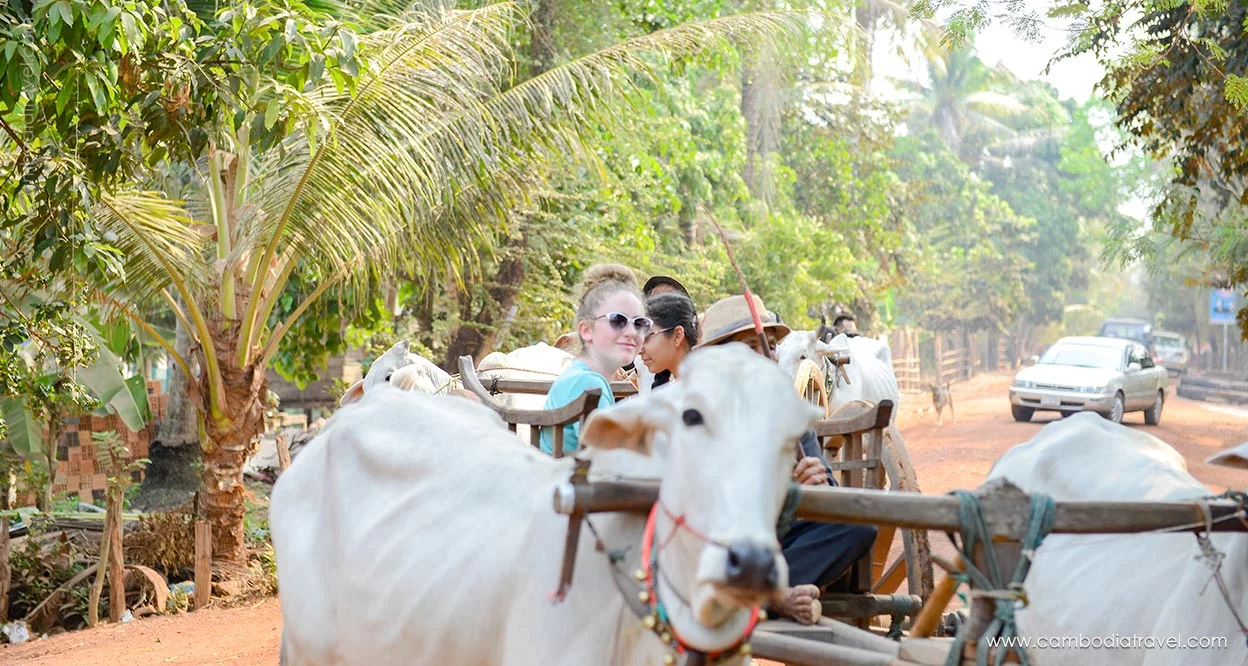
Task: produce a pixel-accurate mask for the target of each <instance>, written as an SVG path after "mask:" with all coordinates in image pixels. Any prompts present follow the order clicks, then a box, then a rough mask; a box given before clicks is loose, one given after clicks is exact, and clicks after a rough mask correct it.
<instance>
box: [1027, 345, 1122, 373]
mask: <svg viewBox="0 0 1248 666" xmlns="http://www.w3.org/2000/svg"><path fill="white" fill-rule="evenodd" d="M1121 362H1122V350H1121V349H1115V348H1113V347H1095V346H1091V345H1054V346H1053V347H1051V348H1049V351H1047V352H1045V353H1044V356H1043V357H1041V358H1040V363H1042V364H1044V365H1073V366H1075V367H1079V368H1104V369H1106V370H1117V369H1118V366H1119V364H1120V363H1121Z"/></svg>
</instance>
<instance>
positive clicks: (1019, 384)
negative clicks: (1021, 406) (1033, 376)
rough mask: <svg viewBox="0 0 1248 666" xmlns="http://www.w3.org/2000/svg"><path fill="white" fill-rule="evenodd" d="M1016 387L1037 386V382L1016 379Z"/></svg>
mask: <svg viewBox="0 0 1248 666" xmlns="http://www.w3.org/2000/svg"><path fill="white" fill-rule="evenodd" d="M1014 388H1021V389H1029V388H1036V383H1035V382H1027V381H1022V380H1017V379H1016V380H1014Z"/></svg>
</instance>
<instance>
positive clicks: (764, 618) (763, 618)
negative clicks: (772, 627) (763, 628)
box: [758, 608, 767, 622]
mask: <svg viewBox="0 0 1248 666" xmlns="http://www.w3.org/2000/svg"><path fill="white" fill-rule="evenodd" d="M758 621H759V622H766V621H767V611H765V610H763V609H762V608H760V609H758Z"/></svg>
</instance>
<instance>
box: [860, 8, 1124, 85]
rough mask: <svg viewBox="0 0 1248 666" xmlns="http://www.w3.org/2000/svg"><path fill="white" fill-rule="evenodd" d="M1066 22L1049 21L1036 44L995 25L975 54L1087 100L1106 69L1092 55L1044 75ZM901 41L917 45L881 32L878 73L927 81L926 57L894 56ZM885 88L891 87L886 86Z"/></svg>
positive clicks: (1071, 60)
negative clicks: (905, 59) (898, 41)
mask: <svg viewBox="0 0 1248 666" xmlns="http://www.w3.org/2000/svg"><path fill="white" fill-rule="evenodd" d="M1066 26H1067V23H1066V22H1062V21H1048V22H1046V24H1045V25H1044V26H1043V27H1042V28H1041V30H1040V34H1039V36H1038V39H1037V40H1036V41H1028V40H1025V39H1023V38H1022V37H1019V36H1018V35H1016V34H1014V32H1013V31H1012V30H1011V29H1010V28H1009V27H1008V26H1005V25H999V24H994V25H993V26H992V27H990V28H989V29H987V30H986V31H984V32H982V33H980V34H979V35H977V36H976V38H975V51H976V54H977V55H979V57H980V59H981V60H983V61H984V64H986V65H988V66H990V67H991V66H994V65H998V64H1000V65H1003V66H1004V67H1005V68H1007V69H1009V70H1010V71H1011V72H1013V73H1014V74H1015V75H1017V76H1018V77H1019V78H1022V79H1041V80H1043V81H1047V82H1048V83H1050V84H1052V85H1053V87H1055V88H1057V90H1058V94H1059V95H1060V96H1061V97H1062V98H1063V99H1064V98H1067V97H1073V98H1075V99H1076V100H1078V101H1083V100H1085V99H1087V98H1088V97H1089V96H1090V95H1092V87H1093V86H1094V85H1095V84H1096V83H1097V82H1098V81H1100V80H1101V77H1102V76H1103V75H1104V73H1105V70H1104V68H1102V67H1101V66H1100V65H1099V64H1098V63H1097V62H1096V60H1095V59H1094V58H1093V57H1092V56H1090V55H1082V56H1079V57H1077V58H1069V59H1066V60H1062V61H1061V62H1058V63H1056V64H1054V65H1053V69H1052V71H1050V72H1049V73H1048V74H1042V72H1043V71H1044V68H1045V66H1046V65H1048V63H1049V61H1050V60H1051V59H1052V58H1053V55H1054V54H1056V53H1057V52H1058V51H1060V50H1061V49H1062V48H1063V47H1064V46H1065V45H1066V42H1067V32H1066V30H1065V28H1066ZM897 40H903V42H911V43H912V42H913V39H912V38H901V37H899V36H896V35H891V36H890V35H888V34H887V33H885V32H881V33H880V34H879V35H878V36H877V39H876V44H875V46H876V48H875V54H874V62H875V69H876V73H877V74H879V75H883V76H884V77H885V78H887V77H897V78H908V79H915V80H926V78H927V66H926V63H924V62H923V61H922V58H918V57H915V58H911V60H912V62H911V63H909V65H907V64H906V62H905V61H904V60H903V59H901V58H899V57H897V56H896V54H895V53H894V52H895V51H896V48H897V43H896V42H897ZM883 87H884V89H885V90H887V88H888V87H889V86H887V84H884V86H883Z"/></svg>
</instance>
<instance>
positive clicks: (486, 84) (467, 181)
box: [248, 4, 801, 273]
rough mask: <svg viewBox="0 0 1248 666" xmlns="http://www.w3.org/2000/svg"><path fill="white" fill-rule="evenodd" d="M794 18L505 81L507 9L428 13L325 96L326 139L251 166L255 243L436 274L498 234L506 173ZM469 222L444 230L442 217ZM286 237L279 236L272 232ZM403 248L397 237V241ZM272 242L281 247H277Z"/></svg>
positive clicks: (746, 19) (729, 21)
mask: <svg viewBox="0 0 1248 666" xmlns="http://www.w3.org/2000/svg"><path fill="white" fill-rule="evenodd" d="M800 17H801V15H794V14H757V15H746V16H736V17H728V18H723V19H716V20H713V21H705V22H700V23H694V24H689V25H683V26H679V27H676V28H672V29H670V30H665V31H660V32H656V33H653V34H650V35H646V36H644V37H639V38H636V39H633V40H629V41H627V42H624V43H621V44H619V45H617V46H614V47H611V48H608V49H605V50H603V51H599V52H597V53H593V54H590V55H588V56H585V57H582V58H580V59H577V60H574V61H571V62H569V63H566V64H563V65H561V66H558V67H555V68H553V69H551V70H550V71H548V72H546V73H544V74H542V75H540V76H538V77H535V78H532V79H529V80H526V81H523V82H521V83H519V84H518V85H509V84H508V79H507V75H508V74H509V73H510V72H511V71H512V69H513V67H514V64H513V62H512V59H511V54H510V52H509V43H508V37H509V33H510V31H511V30H513V29H514V28H515V27H516V26H517V25H518V24H519V21H520V16H519V15H518V14H517V12H516V10H515V8H514V6H512V5H507V4H500V5H491V6H489V7H486V8H483V9H479V10H472V11H454V12H445V13H440V14H434V15H427V16H424V17H422V18H420V19H419V20H416V21H414V22H413V23H410V24H407V25H404V26H401V27H398V28H395V29H392V30H388V31H385V32H382V33H378V34H375V35H371V36H368V37H366V38H364V39H362V41H361V44H362V46H361V51H362V52H367V53H371V54H372V63H373V76H371V77H368V78H366V79H365V81H364V82H362V83H361V88H360V92H359V94H358V95H357V96H356V97H350V96H349V95H347V94H339V93H337V92H336V91H333V90H332V89H329V90H326V91H324V94H323V96H322V97H321V98H320V99H319V103H320V104H322V105H323V108H324V109H325V111H326V114H327V115H328V116H330V117H334V118H336V123H337V124H336V127H335V129H334V131H333V136H332V139H330V140H329V143H323V144H322V145H321V146H319V147H318V150H319V152H316V151H314V150H312V146H310V145H309V144H308V141H307V137H306V136H298V137H295V138H293V139H292V140H291V141H289V142H288V144H287V145H286V146H285V148H286V149H285V150H284V151H282V152H280V153H278V152H275V153H274V154H272V155H271V156H269V159H268V160H267V161H264V162H263V163H262V164H261V165H260V168H259V174H260V175H261V178H262V183H263V185H262V187H261V190H260V194H259V196H257V197H256V198H255V199H253V201H255V202H257V205H258V207H259V208H260V209H261V210H262V211H263V215H258V216H256V217H254V218H252V220H251V222H252V223H253V226H252V228H251V229H250V230H249V236H248V242H249V243H250V244H251V245H252V246H253V247H260V246H261V245H265V244H269V243H271V242H272V241H274V240H277V241H280V242H281V243H284V244H289V245H291V246H293V247H295V248H296V249H297V251H298V253H299V255H300V256H301V257H303V259H304V260H305V261H313V262H317V263H318V264H319V265H320V266H321V267H323V268H324V269H325V270H326V271H327V272H328V273H333V272H335V271H336V269H337V268H338V267H340V266H342V265H344V264H347V263H354V262H356V261H358V260H360V259H361V258H367V261H368V263H370V264H371V265H372V266H374V267H393V266H398V265H408V266H410V267H412V268H414V269H415V272H416V273H421V272H427V273H433V272H439V271H442V270H443V269H445V268H446V267H447V266H450V265H457V264H458V263H460V261H461V260H462V259H463V256H462V251H463V250H464V249H470V248H472V247H473V246H474V244H475V243H476V242H478V241H480V240H481V239H484V238H486V237H487V236H488V235H489V234H490V233H491V232H493V231H495V230H497V229H498V228H499V227H500V226H501V225H502V224H503V223H504V222H505V219H506V212H507V211H508V210H509V209H510V208H511V207H512V205H513V204H514V203H515V201H516V198H517V196H518V195H520V194H521V192H517V191H514V190H513V189H511V188H510V187H509V186H508V185H509V184H508V183H507V182H506V180H505V179H503V180H500V179H499V175H500V174H511V173H515V171H516V169H517V168H518V166H519V165H520V164H522V163H524V162H525V160H528V159H532V158H535V157H539V158H540V156H541V155H543V154H568V153H574V152H576V151H577V150H579V149H580V148H581V146H582V135H581V131H582V129H583V128H585V127H589V126H592V123H595V122H598V121H600V120H603V118H604V116H603V113H602V112H603V111H604V110H606V109H608V108H611V106H610V105H611V104H612V103H613V102H614V101H616V100H618V99H620V98H621V97H622V93H624V92H625V91H627V90H629V89H630V88H632V87H633V86H635V85H636V84H637V80H638V77H642V78H645V77H654V76H656V75H657V73H658V71H659V68H660V67H661V66H665V65H666V64H667V63H671V62H673V61H679V60H684V59H688V58H690V57H693V56H697V55H699V54H705V53H708V52H712V51H717V50H719V51H722V50H723V49H725V48H727V47H728V46H729V45H731V44H734V43H738V44H739V43H744V42H747V41H748V40H750V39H753V38H758V37H765V36H775V35H780V34H784V33H786V32H790V31H794V30H795V29H796V28H798V27H799V26H800V24H801V21H800ZM468 191H472V192H473V194H472V196H471V200H472V202H473V203H472V206H471V208H472V210H473V211H474V214H472V215H464V216H457V217H456V218H455V219H454V221H453V223H447V222H446V218H444V217H442V215H441V214H439V213H438V211H445V210H462V207H460V206H459V205H458V204H457V203H456V201H455V199H456V197H458V196H462V195H463V193H465V192H468ZM277 234H280V236H276V235H277ZM396 240H402V241H404V242H402V243H396V242H395V241H396ZM273 247H275V245H274V246H273Z"/></svg>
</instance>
